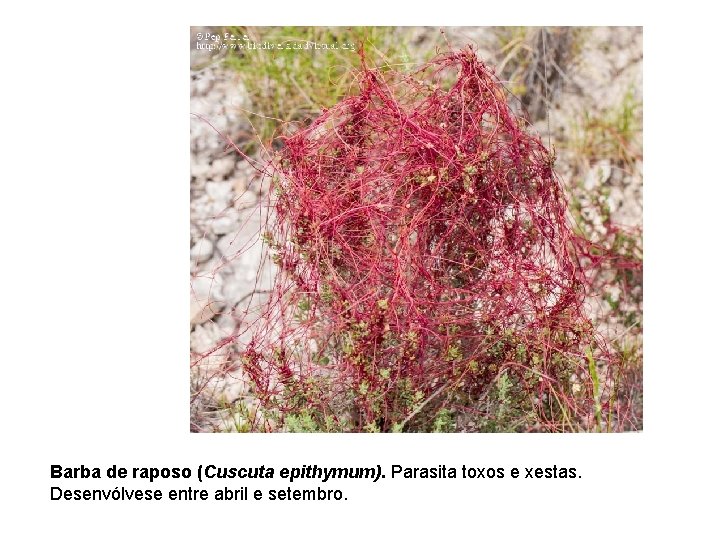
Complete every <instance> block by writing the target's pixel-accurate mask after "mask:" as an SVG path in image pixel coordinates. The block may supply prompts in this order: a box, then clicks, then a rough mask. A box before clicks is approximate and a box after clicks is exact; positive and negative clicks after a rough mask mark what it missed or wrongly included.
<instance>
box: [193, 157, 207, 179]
mask: <svg viewBox="0 0 720 540" xmlns="http://www.w3.org/2000/svg"><path fill="white" fill-rule="evenodd" d="M190 174H191V175H192V176H194V177H195V178H203V179H205V178H210V176H211V174H210V165H209V164H208V162H207V160H204V159H200V160H193V162H192V163H191V164H190Z"/></svg>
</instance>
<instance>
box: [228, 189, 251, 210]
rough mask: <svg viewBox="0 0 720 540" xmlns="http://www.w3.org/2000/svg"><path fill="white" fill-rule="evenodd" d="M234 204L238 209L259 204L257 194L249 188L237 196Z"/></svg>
mask: <svg viewBox="0 0 720 540" xmlns="http://www.w3.org/2000/svg"><path fill="white" fill-rule="evenodd" d="M234 204H235V208H237V209H238V210H241V209H246V208H252V207H253V206H255V205H256V204H257V194H256V193H255V192H254V191H250V190H249V189H247V190H245V191H244V192H242V193H240V194H239V195H238V196H237V197H235V201H234Z"/></svg>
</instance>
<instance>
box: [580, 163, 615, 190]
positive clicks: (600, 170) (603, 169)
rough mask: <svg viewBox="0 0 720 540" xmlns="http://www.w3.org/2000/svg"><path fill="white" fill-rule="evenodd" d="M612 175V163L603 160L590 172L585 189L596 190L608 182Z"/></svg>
mask: <svg viewBox="0 0 720 540" xmlns="http://www.w3.org/2000/svg"><path fill="white" fill-rule="evenodd" d="M611 174H612V167H611V166H610V162H609V161H607V160H602V161H600V162H598V163H597V164H596V165H595V166H594V167H592V168H591V169H590V170H589V171H588V173H587V175H586V176H585V187H586V188H587V189H589V190H592V189H595V188H596V187H598V186H601V185H603V184H604V183H605V182H607V181H608V179H609V178H610V175H611Z"/></svg>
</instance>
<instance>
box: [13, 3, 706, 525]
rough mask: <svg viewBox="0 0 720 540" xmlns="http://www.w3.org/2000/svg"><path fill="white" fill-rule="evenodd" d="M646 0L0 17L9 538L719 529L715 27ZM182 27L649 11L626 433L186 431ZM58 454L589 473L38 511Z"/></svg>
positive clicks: (571, 20) (246, 6)
mask: <svg viewBox="0 0 720 540" xmlns="http://www.w3.org/2000/svg"><path fill="white" fill-rule="evenodd" d="M579 4H584V5H585V6H586V7H583V6H581V5H579ZM638 4H639V3H638ZM646 5H647V6H649V7H648V8H647V9H648V11H647V12H645V11H644V10H643V9H642V8H641V7H636V6H635V5H634V4H633V5H631V3H630V2H602V3H599V2H593V3H588V2H585V3H581V2H575V3H568V4H565V5H563V4H562V3H560V2H555V3H551V2H530V1H527V2H526V1H523V2H518V1H517V0H516V1H514V2H512V4H511V5H510V4H508V3H497V5H493V6H490V5H488V3H487V2H465V3H462V4H459V3H457V2H449V1H443V2H440V3H436V4H435V5H433V6H432V7H428V8H423V9H421V8H419V7H418V5H414V4H410V5H408V6H406V7H403V6H396V5H394V3H393V4H391V3H390V2H371V3H369V2H366V1H363V2H357V1H355V2H353V1H350V2H344V3H343V2H334V3H328V4H327V5H324V6H322V7H320V4H319V3H309V2H296V3H294V4H291V5H281V4H279V3H278V2H269V1H268V2H253V3H249V2H237V1H236V2H232V3H224V4H218V3H215V2H213V6H218V7H212V8H207V7H203V6H200V5H192V4H189V3H188V4H186V3H180V2H178V3H175V4H170V5H168V6H160V5H157V6H156V5H155V3H151V2H144V3H138V5H136V6H134V7H130V6H129V5H128V4H127V3H123V5H122V6H120V5H117V6H114V7H113V6H112V5H109V4H93V5H92V7H87V6H80V5H79V3H78V5H76V6H74V7H72V6H70V5H68V3H62V4H60V3H57V4H54V5H52V6H51V7H48V6H42V5H31V6H29V7H25V8H24V9H25V13H23V14H19V13H17V12H7V13H4V14H3V17H2V20H3V21H4V23H5V24H4V25H3V26H4V27H5V31H6V34H5V36H4V40H3V41H4V51H3V70H2V79H1V81H2V82H1V87H2V88H1V91H2V100H1V101H0V103H1V105H2V135H1V136H2V146H0V148H2V173H1V175H2V194H1V195H0V201H2V202H1V204H2V210H1V213H0V219H1V220H2V226H3V231H4V234H3V249H2V251H1V252H0V253H1V255H0V257H1V263H0V267H1V268H2V270H1V271H2V279H1V281H0V284H1V285H2V304H1V308H0V309H1V311H2V316H3V321H2V327H1V328H2V331H1V332H2V333H1V334H0V335H1V336H2V338H1V339H2V341H0V360H1V361H2V363H3V365H4V369H3V371H2V399H3V403H2V405H3V410H2V413H3V423H2V431H3V438H2V443H1V446H0V448H2V467H3V468H2V471H3V472H2V476H1V477H0V478H2V481H1V483H0V493H2V498H3V501H2V506H1V507H0V508H1V510H0V512H1V513H2V515H3V519H2V524H0V530H3V531H4V532H5V534H3V536H4V537H5V538H128V537H138V538H165V537H167V538H231V537H234V538H245V537H248V538H255V537H261V538H280V537H285V536H290V535H292V537H294V538H298V537H299V538H305V537H307V538H367V537H368V536H374V537H377V538H387V537H391V536H397V537H400V538H446V537H447V538H457V537H461V538H464V537H466V536H473V537H498V536H500V537H508V538H528V537H532V538H576V537H580V538H603V539H606V538H612V537H618V538H632V537H637V538H640V537H643V538H644V537H649V536H650V535H654V536H655V537H661V538H665V537H667V538H672V537H687V538H710V537H713V535H717V534H718V533H717V531H718V527H717V522H716V516H715V512H716V506H717V503H718V497H717V485H718V484H717V479H718V478H717V477H718V475H717V472H716V469H715V467H716V459H711V457H712V458H716V453H717V450H718V448H717V444H716V443H714V442H711V441H713V439H714V438H715V437H714V435H715V433H716V432H717V421H716V418H715V417H716V414H715V413H716V410H717V398H716V395H717V384H718V369H717V362H718V360H719V358H718V352H717V336H718V329H717V322H718V316H717V306H718V302H717V245H718V241H717V238H716V237H717V231H718V222H717V215H718V210H717V204H718V198H717V195H718V190H717V182H718V180H719V178H718V176H719V175H718V168H719V167H718V164H717V163H716V162H714V160H716V159H717V157H718V155H719V154H720V143H719V139H720V138H719V137H718V135H717V132H716V130H717V126H718V115H717V99H718V98H717V93H718V86H717V72H716V69H717V68H716V63H715V62H714V61H712V59H711V58H709V55H710V53H714V52H715V51H716V50H717V43H716V36H717V29H716V28H714V27H711V26H710V23H709V21H710V17H709V14H708V13H702V12H697V11H695V8H694V3H693V2H683V3H682V4H681V5H677V6H671V7H668V8H663V7H660V6H659V5H657V4H646ZM88 6H91V4H88ZM101 6H102V7H101ZM220 6H221V7H220ZM311 6H317V7H315V8H312V9H311ZM3 9H4V10H9V8H8V7H7V5H6V6H5V7H4V8H3ZM211 11H212V12H211ZM683 15H685V17H683ZM191 24H265V25H280V24H316V25H319V24H347V25H355V24H376V25H380V24H406V25H423V24H428V25H445V24H446V25H449V24H456V25H493V24H548V25H558V24H571V25H585V24H587V25H599V24H617V25H644V27H645V30H644V37H645V77H644V84H643V86H644V92H645V96H644V105H645V108H644V112H645V129H644V133H645V143H644V148H645V163H644V165H645V197H644V202H645V204H644V208H645V252H646V272H645V293H646V296H645V307H646V310H645V311H646V318H645V358H646V362H645V365H646V367H645V431H644V433H641V434H619V435H407V434H406V435H380V436H378V435H240V436H238V435H229V436H223V435H199V434H194V435H193V434H190V433H189V432H188V425H189V422H188V416H189V411H188V405H187V397H188V369H187V362H188V328H187V268H188V262H187V251H188V244H187V236H188V235H187V231H188V223H189V215H188V213H189V210H188V202H189V201H188V189H187V175H188V166H189V154H188V149H189V143H188V123H189V114H188V113H189V111H188V64H189V56H188V27H189V26H190V25H191ZM53 463H56V464H62V465H65V466H76V465H80V464H85V465H87V466H99V467H102V468H106V467H108V466H110V465H112V464H118V465H121V466H126V467H132V466H156V467H161V466H191V467H192V466H196V465H197V464H199V463H214V464H217V465H225V466H236V467H239V466H252V465H261V464H266V465H273V466H275V467H277V468H279V467H281V466H283V465H301V464H313V463H317V464H319V465H325V466H333V465H336V466H361V465H374V464H377V463H380V464H383V465H384V466H386V467H389V466H390V465H391V464H401V465H405V466H421V465H426V466H435V465H438V464H440V463H444V464H447V465H454V466H460V465H461V464H463V463H465V464H468V465H473V466H479V467H483V466H504V467H506V468H509V467H511V466H518V467H520V466H547V465H550V466H552V465H553V464H557V465H558V466H574V467H577V468H578V470H579V471H580V474H581V475H582V479H579V480H575V481H561V480H533V481H531V480H522V479H521V480H514V481H511V480H507V479H506V480H504V481H491V480H475V481H470V480H465V481H442V480H435V481H432V480H427V481H417V482H413V481H394V482H389V481H385V482H383V483H377V484H369V483H365V482H354V481H349V482H334V483H333V485H332V486H328V487H339V488H342V489H343V490H344V491H345V492H346V493H347V495H348V499H349V500H348V501H347V502H342V503H325V504H321V503H314V504H313V503H298V502H293V503H269V502H265V503H261V504H256V503H172V502H169V501H163V502H160V503H138V502H122V503H92V502H54V503H53V502H50V501H49V491H50V489H49V488H50V486H51V485H55V484H57V483H58V481H51V480H50V478H49V472H50V465H51V464H53ZM236 483H237V485H234V486H233V487H239V485H249V484H243V483H241V482H238V481H236ZM59 485H62V486H63V487H66V488H71V489H75V488H86V487H89V488H94V487H100V486H103V487H114V486H116V485H120V484H119V482H115V481H107V482H106V481H95V482H92V483H89V482H84V483H83V482H81V481H79V480H75V481H73V480H63V481H62V483H60V484H59ZM128 485H129V484H128ZM189 485H190V484H189V483H187V482H180V481H176V482H173V483H172V484H171V483H162V484H160V483H158V486H160V487H162V488H164V489H168V488H170V487H176V488H182V487H188V486H189ZM286 485H287V483H286V482H285V481H282V480H275V481H274V482H272V485H271V484H269V483H268V484H262V485H259V484H258V485H257V486H254V485H251V489H252V487H265V488H270V487H275V488H278V487H280V488H282V487H284V486H286ZM313 485H315V483H308V484H305V485H300V486H299V487H312V486H313ZM129 486H130V485H129ZM143 486H144V484H137V483H136V484H132V486H130V487H143Z"/></svg>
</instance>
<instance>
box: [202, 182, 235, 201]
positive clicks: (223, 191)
mask: <svg viewBox="0 0 720 540" xmlns="http://www.w3.org/2000/svg"><path fill="white" fill-rule="evenodd" d="M205 192H206V193H207V194H208V197H210V200H211V201H215V202H220V203H222V204H227V203H229V202H230V199H231V198H232V192H233V183H232V182H208V183H207V184H205Z"/></svg>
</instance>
